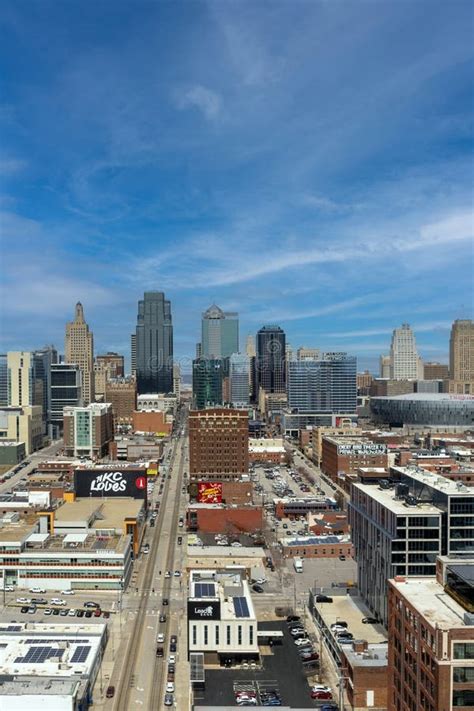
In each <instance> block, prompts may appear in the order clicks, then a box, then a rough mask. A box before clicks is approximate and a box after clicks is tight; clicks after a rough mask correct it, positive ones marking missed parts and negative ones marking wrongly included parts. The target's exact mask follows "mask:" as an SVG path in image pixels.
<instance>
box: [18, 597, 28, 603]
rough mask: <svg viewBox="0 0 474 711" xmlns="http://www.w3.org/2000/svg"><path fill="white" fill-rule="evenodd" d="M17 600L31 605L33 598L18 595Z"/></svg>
mask: <svg viewBox="0 0 474 711" xmlns="http://www.w3.org/2000/svg"><path fill="white" fill-rule="evenodd" d="M16 601H17V602H18V603H19V604H20V605H29V604H30V602H31V600H30V598H29V597H17V599H16Z"/></svg>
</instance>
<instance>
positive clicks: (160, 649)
mask: <svg viewBox="0 0 474 711" xmlns="http://www.w3.org/2000/svg"><path fill="white" fill-rule="evenodd" d="M156 656H157V657H163V656H164V649H163V647H157V648H156Z"/></svg>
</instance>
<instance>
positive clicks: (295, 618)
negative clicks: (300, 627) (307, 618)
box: [286, 615, 301, 622]
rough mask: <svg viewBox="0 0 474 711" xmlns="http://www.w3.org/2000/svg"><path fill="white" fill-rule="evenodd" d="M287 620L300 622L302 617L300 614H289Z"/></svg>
mask: <svg viewBox="0 0 474 711" xmlns="http://www.w3.org/2000/svg"><path fill="white" fill-rule="evenodd" d="M286 621H287V622H300V621H301V617H298V615H288V617H287V618H286Z"/></svg>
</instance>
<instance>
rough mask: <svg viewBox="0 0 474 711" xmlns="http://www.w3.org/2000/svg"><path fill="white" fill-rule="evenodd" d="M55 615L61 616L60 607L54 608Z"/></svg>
mask: <svg viewBox="0 0 474 711" xmlns="http://www.w3.org/2000/svg"><path fill="white" fill-rule="evenodd" d="M53 615H59V608H58V607H54V608H53Z"/></svg>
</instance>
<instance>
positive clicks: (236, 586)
mask: <svg viewBox="0 0 474 711" xmlns="http://www.w3.org/2000/svg"><path fill="white" fill-rule="evenodd" d="M200 572H201V571H197V574H195V575H193V574H192V571H191V581H190V583H189V588H190V596H189V598H188V599H189V600H192V601H197V600H198V601H201V600H202V604H203V606H205V604H206V602H207V601H209V602H210V601H212V600H219V601H220V611H221V619H222V620H236V619H244V620H255V619H256V615H255V610H254V607H253V604H252V596H251V594H250V590H249V586H248V583H247V581H246V580H243V579H242V578H241V576H240V574H238V573H230V572H229V573H218V572H217V571H216V572H215V574H214V575H212V574H210V575H207V571H206V574H204V575H203V576H202V577H201V576H200V575H199V573H200Z"/></svg>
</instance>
